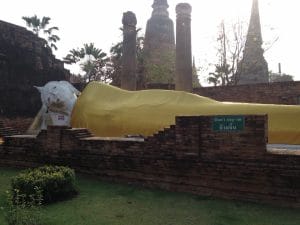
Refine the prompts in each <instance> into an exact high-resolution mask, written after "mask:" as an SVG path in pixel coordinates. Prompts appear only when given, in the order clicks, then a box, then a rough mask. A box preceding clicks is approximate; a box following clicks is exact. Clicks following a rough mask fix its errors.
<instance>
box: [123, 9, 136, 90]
mask: <svg viewBox="0 0 300 225" xmlns="http://www.w3.org/2000/svg"><path fill="white" fill-rule="evenodd" d="M122 23H123V50H122V76H121V88H122V89H125V90H130V91H135V90H136V82H137V77H136V70H137V68H136V67H137V56H136V35H137V30H136V23H137V21H136V16H135V14H134V13H133V12H126V13H124V14H123V19H122Z"/></svg>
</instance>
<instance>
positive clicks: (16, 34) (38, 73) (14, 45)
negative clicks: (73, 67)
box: [0, 20, 69, 117]
mask: <svg viewBox="0 0 300 225" xmlns="http://www.w3.org/2000/svg"><path fill="white" fill-rule="evenodd" d="M46 43H47V42H46V41H45V40H44V39H42V38H39V37H37V36H36V35H35V34H34V33H33V32H31V31H29V30H26V28H24V27H20V26H17V25H14V24H11V23H7V22H5V21H1V20H0V116H3V117H20V116H27V117H33V116H35V115H36V114H37V112H38V111H39V109H40V107H41V100H40V94H39V92H38V91H37V90H36V89H35V88H34V85H35V86H43V85H44V84H45V83H47V82H48V81H52V80H68V78H69V71H67V70H66V69H64V64H63V62H62V61H60V60H58V59H56V58H55V56H54V55H53V53H52V51H51V49H50V47H47V46H46Z"/></svg>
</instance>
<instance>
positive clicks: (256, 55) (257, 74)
mask: <svg viewBox="0 0 300 225" xmlns="http://www.w3.org/2000/svg"><path fill="white" fill-rule="evenodd" d="M262 43H263V41H262V34H261V25H260V16H259V7H258V0H253V5H252V12H251V18H250V23H249V28H248V34H247V39H246V43H245V49H244V54H243V59H242V61H241V62H240V64H239V65H238V72H237V76H236V79H237V83H238V84H253V83H268V82H269V71H268V63H267V61H266V60H265V58H264V55H263V54H264V50H263V49H262V47H261V46H262Z"/></svg>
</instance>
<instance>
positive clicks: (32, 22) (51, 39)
mask: <svg viewBox="0 0 300 225" xmlns="http://www.w3.org/2000/svg"><path fill="white" fill-rule="evenodd" d="M22 19H23V20H25V22H26V25H27V26H28V27H29V28H31V29H32V31H33V33H35V34H36V36H38V37H39V36H40V31H43V33H44V34H45V35H46V37H47V42H48V46H50V47H51V48H53V49H55V50H57V46H56V45H55V43H56V42H57V41H59V40H60V38H59V37H58V36H57V35H55V34H53V33H52V32H53V31H58V30H59V29H58V27H50V28H47V26H48V25H49V23H50V20H51V18H50V17H45V16H44V17H43V18H42V19H40V18H38V17H37V15H34V16H31V17H26V16H23V17H22Z"/></svg>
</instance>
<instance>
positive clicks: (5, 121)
mask: <svg viewBox="0 0 300 225" xmlns="http://www.w3.org/2000/svg"><path fill="white" fill-rule="evenodd" d="M33 120H34V118H32V117H15V118H6V117H0V124H1V125H0V127H1V126H3V127H4V128H12V129H13V130H15V131H17V132H18V133H20V134H23V133H25V132H26V131H27V129H28V128H29V127H30V125H31V123H32V122H33ZM0 136H1V135H0Z"/></svg>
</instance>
